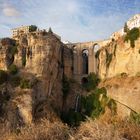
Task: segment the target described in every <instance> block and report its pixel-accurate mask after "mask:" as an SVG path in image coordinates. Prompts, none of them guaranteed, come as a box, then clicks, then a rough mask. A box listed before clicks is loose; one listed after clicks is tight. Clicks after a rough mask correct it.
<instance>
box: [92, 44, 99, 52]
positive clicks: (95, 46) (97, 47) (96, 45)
mask: <svg viewBox="0 0 140 140" xmlns="http://www.w3.org/2000/svg"><path fill="white" fill-rule="evenodd" d="M99 49H100V46H99V45H98V44H95V45H94V46H93V51H94V53H96V52H97V51H98V50H99Z"/></svg>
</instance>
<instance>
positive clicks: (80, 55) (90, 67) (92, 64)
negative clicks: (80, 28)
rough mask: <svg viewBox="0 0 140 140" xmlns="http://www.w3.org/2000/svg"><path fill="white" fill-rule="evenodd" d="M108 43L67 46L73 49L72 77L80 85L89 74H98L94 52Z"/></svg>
mask: <svg viewBox="0 0 140 140" xmlns="http://www.w3.org/2000/svg"><path fill="white" fill-rule="evenodd" d="M110 41H111V40H103V41H91V42H83V43H72V44H67V46H68V47H69V48H72V49H73V54H74V55H73V76H74V79H75V80H77V81H79V82H80V83H81V82H82V81H83V80H84V79H85V77H87V75H88V74H89V73H91V72H94V73H96V74H97V73H98V68H97V64H98V60H97V59H96V57H95V54H96V51H97V50H98V49H100V48H102V47H104V46H105V45H107V44H108V43H109V42H110Z"/></svg>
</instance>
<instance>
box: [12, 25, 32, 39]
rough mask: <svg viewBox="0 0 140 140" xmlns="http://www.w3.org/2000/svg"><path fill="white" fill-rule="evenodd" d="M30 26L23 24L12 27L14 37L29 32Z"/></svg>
mask: <svg viewBox="0 0 140 140" xmlns="http://www.w3.org/2000/svg"><path fill="white" fill-rule="evenodd" d="M29 29H30V26H21V27H18V28H14V29H12V32H13V34H12V37H13V38H16V37H17V36H18V35H20V34H24V33H29Z"/></svg>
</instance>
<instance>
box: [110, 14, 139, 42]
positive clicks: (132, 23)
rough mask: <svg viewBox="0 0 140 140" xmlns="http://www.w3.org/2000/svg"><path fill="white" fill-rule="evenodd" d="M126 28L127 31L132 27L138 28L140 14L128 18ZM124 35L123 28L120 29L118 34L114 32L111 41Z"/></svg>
mask: <svg viewBox="0 0 140 140" xmlns="http://www.w3.org/2000/svg"><path fill="white" fill-rule="evenodd" d="M126 23H127V26H128V28H129V30H131V29H132V28H134V27H140V14H136V15H134V16H133V17H132V18H130V19H129V20H128V21H127V22H126ZM124 34H125V32H124V28H122V29H121V30H119V31H118V32H114V33H113V34H112V35H111V37H110V38H111V39H115V40H116V39H118V38H119V37H121V36H123V35H124Z"/></svg>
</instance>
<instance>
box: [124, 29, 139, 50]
mask: <svg viewBox="0 0 140 140" xmlns="http://www.w3.org/2000/svg"><path fill="white" fill-rule="evenodd" d="M139 37H140V30H139V28H136V27H135V28H133V29H131V30H130V31H128V32H127V34H126V36H125V41H127V42H128V40H130V45H131V47H132V48H134V47H135V41H136V40H137V39H138V38H139Z"/></svg>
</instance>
